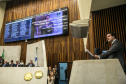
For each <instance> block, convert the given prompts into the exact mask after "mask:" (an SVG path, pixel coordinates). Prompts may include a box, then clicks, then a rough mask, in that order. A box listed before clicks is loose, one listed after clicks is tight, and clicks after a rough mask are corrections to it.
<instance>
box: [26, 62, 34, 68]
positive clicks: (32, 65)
mask: <svg viewBox="0 0 126 84" xmlns="http://www.w3.org/2000/svg"><path fill="white" fill-rule="evenodd" d="M29 65H30V63H28V65H27V67H29ZM34 66H35V65H34V64H31V66H30V67H34Z"/></svg>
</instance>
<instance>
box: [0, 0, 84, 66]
mask: <svg viewBox="0 0 126 84" xmlns="http://www.w3.org/2000/svg"><path fill="white" fill-rule="evenodd" d="M62 7H68V8H69V22H70V23H71V22H72V21H73V20H78V19H80V16H79V10H78V4H77V0H12V1H11V2H8V3H7V8H6V12H5V18H4V23H3V27H2V30H1V31H2V33H1V34H0V40H1V41H0V45H4V46H14V45H21V60H24V61H25V60H26V48H27V44H28V43H25V42H24V41H20V42H12V43H3V39H4V31H5V23H6V22H8V21H12V20H15V19H20V18H24V17H28V16H32V15H35V14H38V13H43V12H47V11H51V10H55V9H58V8H62ZM40 40H44V41H45V47H46V55H47V64H48V66H52V67H53V66H54V65H55V64H57V62H69V61H73V60H80V59H86V56H85V52H84V45H83V40H82V39H77V38H73V37H72V35H71V32H70V28H69V35H65V36H56V37H47V38H40V39H34V40H29V42H33V43H35V42H38V41H40Z"/></svg>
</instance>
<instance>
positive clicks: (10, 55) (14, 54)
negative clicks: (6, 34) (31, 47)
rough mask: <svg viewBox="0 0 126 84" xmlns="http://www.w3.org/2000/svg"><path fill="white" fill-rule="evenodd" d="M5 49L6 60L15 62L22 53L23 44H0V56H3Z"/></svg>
mask: <svg viewBox="0 0 126 84" xmlns="http://www.w3.org/2000/svg"><path fill="white" fill-rule="evenodd" d="M3 49H4V60H6V61H8V62H10V61H11V60H13V61H14V63H15V62H16V61H17V60H19V61H20V54H21V46H0V56H2V53H3Z"/></svg>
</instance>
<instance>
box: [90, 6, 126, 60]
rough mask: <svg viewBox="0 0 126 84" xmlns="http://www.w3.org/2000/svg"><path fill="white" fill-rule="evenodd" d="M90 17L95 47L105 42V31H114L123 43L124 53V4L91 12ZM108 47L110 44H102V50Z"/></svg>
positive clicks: (125, 18) (125, 19) (125, 30)
mask: <svg viewBox="0 0 126 84" xmlns="http://www.w3.org/2000/svg"><path fill="white" fill-rule="evenodd" d="M92 17H93V26H94V27H93V28H94V38H95V47H96V48H98V47H99V46H100V45H103V44H104V43H105V41H106V33H107V32H114V33H115V34H116V38H117V39H118V40H120V41H121V42H122V43H123V44H124V46H125V55H126V5H121V6H117V7H112V8H108V9H104V10H100V11H95V12H92ZM109 48H110V44H109V45H106V46H104V47H103V48H102V50H108V49H109ZM124 57H125V56H124ZM125 62H126V59H125Z"/></svg>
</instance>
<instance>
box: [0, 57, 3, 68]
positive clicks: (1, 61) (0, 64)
mask: <svg viewBox="0 0 126 84" xmlns="http://www.w3.org/2000/svg"><path fill="white" fill-rule="evenodd" d="M3 64H4V59H0V67H2V66H3Z"/></svg>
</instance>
